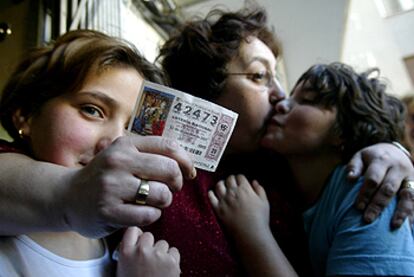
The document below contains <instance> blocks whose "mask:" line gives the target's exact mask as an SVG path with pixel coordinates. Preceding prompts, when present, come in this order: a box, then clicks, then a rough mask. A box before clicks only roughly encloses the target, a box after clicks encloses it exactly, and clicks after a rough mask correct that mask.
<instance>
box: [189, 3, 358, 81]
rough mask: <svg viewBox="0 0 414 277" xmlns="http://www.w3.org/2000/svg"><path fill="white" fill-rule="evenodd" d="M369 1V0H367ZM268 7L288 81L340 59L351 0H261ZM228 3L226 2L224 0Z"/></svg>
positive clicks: (205, 7)
mask: <svg viewBox="0 0 414 277" xmlns="http://www.w3.org/2000/svg"><path fill="white" fill-rule="evenodd" d="M364 1H366V0H364ZM249 2H252V1H242V0H226V1H225V2H224V1H217V0H210V1H205V2H204V3H201V4H197V5H194V6H191V7H189V8H187V9H185V10H184V12H185V13H186V14H187V16H189V17H190V16H192V15H203V14H205V13H206V12H207V11H209V10H210V9H211V7H215V6H217V5H221V7H223V6H224V7H227V8H229V9H230V10H237V9H239V8H241V7H242V6H243V5H244V4H245V3H249ZM256 2H257V3H258V4H259V5H261V6H264V7H265V8H266V10H267V11H268V15H269V21H270V25H271V26H273V27H274V29H275V32H276V34H277V35H278V36H279V38H280V40H281V41H282V44H283V59H284V67H285V70H286V75H287V85H288V88H291V87H292V86H293V85H294V83H295V81H296V79H297V78H298V77H299V76H300V75H301V74H302V73H303V72H304V71H305V70H306V69H307V68H308V67H309V66H311V65H313V64H315V63H317V62H332V61H338V60H339V59H340V54H341V45H342V40H343V31H344V26H345V21H346V15H347V7H348V0H334V1H333V0H257V1H256ZM223 3H224V4H223Z"/></svg>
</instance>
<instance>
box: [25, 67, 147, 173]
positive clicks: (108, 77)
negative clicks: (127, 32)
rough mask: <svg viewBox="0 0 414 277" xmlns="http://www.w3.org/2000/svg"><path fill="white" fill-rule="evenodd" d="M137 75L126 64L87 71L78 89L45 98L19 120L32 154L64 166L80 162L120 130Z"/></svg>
mask: <svg viewBox="0 0 414 277" xmlns="http://www.w3.org/2000/svg"><path fill="white" fill-rule="evenodd" d="M142 82H143V78H142V77H141V76H140V75H139V73H137V71H136V70H134V69H131V68H110V69H107V70H104V71H103V72H102V73H100V74H99V75H97V74H94V73H90V74H89V76H88V77H87V78H86V81H85V84H84V85H83V87H82V88H81V89H80V90H79V91H77V92H73V93H67V94H64V95H61V96H58V97H56V98H53V99H51V100H49V101H48V102H46V103H45V104H44V106H43V107H42V108H41V110H40V112H39V113H38V114H36V115H33V116H32V117H30V118H29V119H28V120H27V121H26V122H25V123H24V128H23V130H24V133H25V135H27V136H28V138H29V140H30V145H31V148H32V151H33V154H34V156H35V158H37V159H39V160H43V161H48V162H52V163H56V164H60V165H63V166H67V167H81V166H84V165H86V164H87V163H88V162H89V161H90V160H91V159H92V158H93V157H94V156H95V155H96V154H97V153H98V152H99V151H101V150H102V149H103V148H104V147H106V146H107V145H108V144H109V143H110V142H112V141H113V140H114V139H115V138H117V137H119V136H121V135H123V134H124V130H125V127H126V126H127V124H128V121H129V118H130V116H131V114H132V111H133V107H134V104H135V101H136V99H137V96H138V94H139V88H140V87H141V84H142Z"/></svg>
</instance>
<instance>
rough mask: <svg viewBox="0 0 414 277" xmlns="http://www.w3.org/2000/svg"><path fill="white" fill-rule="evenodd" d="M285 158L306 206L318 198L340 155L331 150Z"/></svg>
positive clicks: (338, 161)
mask: <svg viewBox="0 0 414 277" xmlns="http://www.w3.org/2000/svg"><path fill="white" fill-rule="evenodd" d="M287 160H288V163H289V165H290V167H291V170H292V174H293V178H294V181H295V183H296V185H297V187H298V189H299V191H300V192H301V193H302V196H303V198H304V200H305V201H306V206H309V205H312V204H313V203H315V201H316V200H317V199H318V198H319V195H320V193H321V192H322V190H323V188H324V186H325V183H326V182H327V180H328V178H329V176H330V174H331V172H332V171H333V170H334V169H335V167H336V166H337V165H338V164H339V163H340V157H339V156H338V155H337V154H335V153H332V152H330V153H323V154H321V153H318V154H316V155H315V154H310V155H292V156H288V157H287Z"/></svg>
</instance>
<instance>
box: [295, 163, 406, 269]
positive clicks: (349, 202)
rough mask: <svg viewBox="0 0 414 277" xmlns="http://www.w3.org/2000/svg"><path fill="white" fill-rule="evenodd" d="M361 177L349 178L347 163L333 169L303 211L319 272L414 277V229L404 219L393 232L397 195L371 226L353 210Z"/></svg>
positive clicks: (312, 257)
mask: <svg viewBox="0 0 414 277" xmlns="http://www.w3.org/2000/svg"><path fill="white" fill-rule="evenodd" d="M362 183H363V180H362V178H360V179H359V180H358V182H357V183H356V184H351V183H349V182H348V181H347V179H346V170H345V167H344V166H339V167H337V168H336V169H335V171H334V172H333V174H332V176H331V178H330V180H329V182H328V184H327V185H326V187H325V188H324V190H323V192H322V195H321V196H320V198H319V199H318V202H317V203H316V204H315V205H314V206H313V207H311V208H310V209H308V210H307V211H305V213H304V215H303V217H304V224H305V229H306V232H307V234H308V238H309V252H310V256H311V262H312V266H313V269H314V273H315V275H316V276H330V275H382V276H384V275H398V276H414V231H413V229H412V228H411V227H410V224H409V222H408V220H406V221H405V222H404V224H403V226H401V228H399V229H396V230H391V218H392V216H393V213H394V210H395V208H396V202H397V201H396V199H395V198H394V199H392V200H391V203H390V204H389V205H388V206H387V207H386V208H385V210H384V211H383V212H382V213H381V215H380V216H379V218H378V219H377V220H375V221H374V222H372V223H370V224H366V223H365V222H364V221H363V219H362V214H361V212H360V211H358V210H357V209H355V208H354V202H355V199H356V197H357V195H358V193H359V190H360V188H361V185H362Z"/></svg>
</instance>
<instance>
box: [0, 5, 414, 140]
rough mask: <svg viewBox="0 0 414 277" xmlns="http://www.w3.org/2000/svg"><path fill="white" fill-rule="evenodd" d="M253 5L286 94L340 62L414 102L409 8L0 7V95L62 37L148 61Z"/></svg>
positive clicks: (413, 23) (413, 17)
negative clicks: (98, 37) (373, 73)
mask: <svg viewBox="0 0 414 277" xmlns="http://www.w3.org/2000/svg"><path fill="white" fill-rule="evenodd" d="M252 5H259V6H263V7H264V8H265V9H266V10H267V12H268V15H269V20H270V25H271V26H272V28H273V29H274V32H275V33H276V35H277V36H278V37H279V39H280V40H281V42H282V47H283V54H282V57H281V59H280V62H279V66H278V68H277V70H278V71H279V75H280V76H281V79H282V83H283V85H284V87H285V88H286V90H287V91H289V89H290V88H292V86H293V85H294V84H295V80H296V79H297V78H298V77H299V76H300V75H301V73H303V72H304V71H305V70H306V69H307V68H308V67H309V66H311V65H312V64H315V63H319V62H323V63H328V62H333V61H342V62H345V63H348V64H350V65H352V66H354V67H355V68H356V69H357V70H358V71H362V70H365V69H367V68H369V67H379V68H380V70H381V75H382V76H383V77H384V78H385V79H386V81H387V82H388V84H389V86H390V90H389V92H390V93H392V94H394V95H396V96H398V97H403V96H405V95H414V89H413V88H414V0H334V1H333V0H245V1H243V0H221V1H217V0H60V1H58V0H55V1H53V0H14V1H12V0H0V91H1V90H2V89H3V87H4V84H5V82H6V80H7V79H8V77H9V76H10V73H11V71H12V70H13V68H14V66H15V65H16V62H17V61H18V60H19V58H20V57H21V56H22V55H23V54H24V53H25V51H27V50H28V49H30V48H31V47H34V46H37V45H42V44H45V43H48V42H50V41H52V40H53V39H54V38H56V37H57V36H59V35H60V34H63V33H65V32H67V31H68V30H73V29H85V28H88V29H96V30H100V31H102V32H104V33H107V34H109V35H113V36H119V37H122V38H124V39H127V40H129V41H130V42H132V43H134V44H135V45H136V46H137V48H138V49H139V50H140V51H141V52H142V53H143V54H144V55H145V56H146V57H147V58H148V59H149V60H150V61H154V59H155V57H156V56H157V53H158V49H159V46H160V45H162V43H163V42H164V41H165V39H166V38H168V36H169V35H170V34H171V33H172V32H174V30H175V29H176V28H177V27H178V26H180V24H182V23H183V22H185V21H186V20H188V19H193V18H194V17H203V16H204V15H206V14H207V13H208V11H210V10H211V9H213V8H221V9H225V10H237V9H240V8H242V7H244V6H252ZM0 137H1V138H6V139H7V138H8V137H7V135H6V134H5V132H4V131H3V129H2V128H0Z"/></svg>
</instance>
